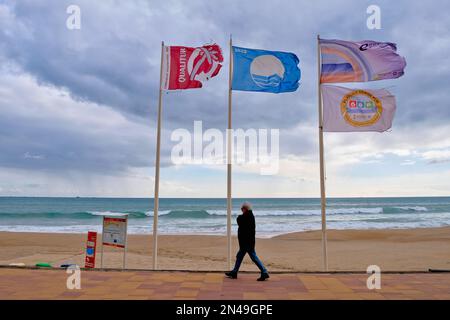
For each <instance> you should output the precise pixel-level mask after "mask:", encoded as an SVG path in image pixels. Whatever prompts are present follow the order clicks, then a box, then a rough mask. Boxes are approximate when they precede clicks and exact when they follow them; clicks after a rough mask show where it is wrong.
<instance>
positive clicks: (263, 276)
mask: <svg viewBox="0 0 450 320" xmlns="http://www.w3.org/2000/svg"><path fill="white" fill-rule="evenodd" d="M269 278H270V277H269V274H268V273H261V277H259V278H258V279H256V280H257V281H264V280H266V279H269Z"/></svg>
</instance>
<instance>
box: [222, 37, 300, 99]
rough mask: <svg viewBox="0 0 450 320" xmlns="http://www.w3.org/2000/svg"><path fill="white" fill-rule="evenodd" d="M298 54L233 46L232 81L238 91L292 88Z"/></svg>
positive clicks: (294, 87) (295, 84) (295, 85)
mask: <svg viewBox="0 0 450 320" xmlns="http://www.w3.org/2000/svg"><path fill="white" fill-rule="evenodd" d="M298 63H299V60H298V57H297V56H296V55H295V54H293V53H289V52H280V51H267V50H257V49H247V48H240V47H234V46H233V82H232V85H231V88H232V89H233V90H241V91H262V92H272V93H280V92H292V91H295V90H297V88H298V86H299V83H298V82H299V80H300V69H299V68H298Z"/></svg>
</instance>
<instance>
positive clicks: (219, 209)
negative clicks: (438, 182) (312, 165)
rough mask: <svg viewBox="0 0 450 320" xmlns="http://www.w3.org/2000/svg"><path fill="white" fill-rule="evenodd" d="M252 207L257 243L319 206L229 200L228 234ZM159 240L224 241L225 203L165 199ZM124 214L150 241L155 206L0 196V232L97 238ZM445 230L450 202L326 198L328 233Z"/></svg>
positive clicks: (311, 218)
mask: <svg viewBox="0 0 450 320" xmlns="http://www.w3.org/2000/svg"><path fill="white" fill-rule="evenodd" d="M244 201H250V202H251V203H252V205H253V212H254V214H255V218H256V225H257V227H256V232H257V237H260V238H269V237H273V236H276V235H280V234H286V233H291V232H297V231H306V230H320V229H321V214H320V199H314V198H258V199H236V198H234V199H233V210H232V214H233V216H232V230H233V232H236V229H237V225H236V217H237V215H238V214H240V205H241V203H242V202H244ZM159 204H160V205H159V214H158V216H159V219H158V233H159V234H208V235H225V234H226V223H227V218H226V199H212V198H162V199H160V202H159ZM105 215H107V216H121V215H128V233H129V234H151V233H152V229H153V199H144V198H142V199H137V198H84V197H75V198H43V197H36V198H34V197H0V231H11V232H50V233H86V232H88V231H97V232H101V229H102V219H103V217H102V216H105ZM449 225H450V197H402V198H328V199H327V228H328V229H386V228H389V229H405V228H406V229H407V228H428V227H444V226H449Z"/></svg>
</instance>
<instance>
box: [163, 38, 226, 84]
mask: <svg viewBox="0 0 450 320" xmlns="http://www.w3.org/2000/svg"><path fill="white" fill-rule="evenodd" d="M222 62H223V56H222V50H221V49H220V47H219V46H218V45H217V44H213V45H205V46H203V47H197V48H192V47H181V46H164V54H163V65H162V71H163V79H162V83H161V89H163V90H183V89H194V88H201V87H202V81H205V80H209V79H210V78H212V77H214V76H216V75H217V74H218V73H219V71H220V68H221V67H222V64H221V63H222Z"/></svg>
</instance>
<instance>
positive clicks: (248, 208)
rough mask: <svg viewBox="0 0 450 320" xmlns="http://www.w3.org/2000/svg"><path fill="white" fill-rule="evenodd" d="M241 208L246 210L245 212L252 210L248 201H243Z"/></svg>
mask: <svg viewBox="0 0 450 320" xmlns="http://www.w3.org/2000/svg"><path fill="white" fill-rule="evenodd" d="M241 208H246V209H247V210H252V204H251V203H250V202H248V201H245V202H244V203H243V204H242V205H241Z"/></svg>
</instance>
